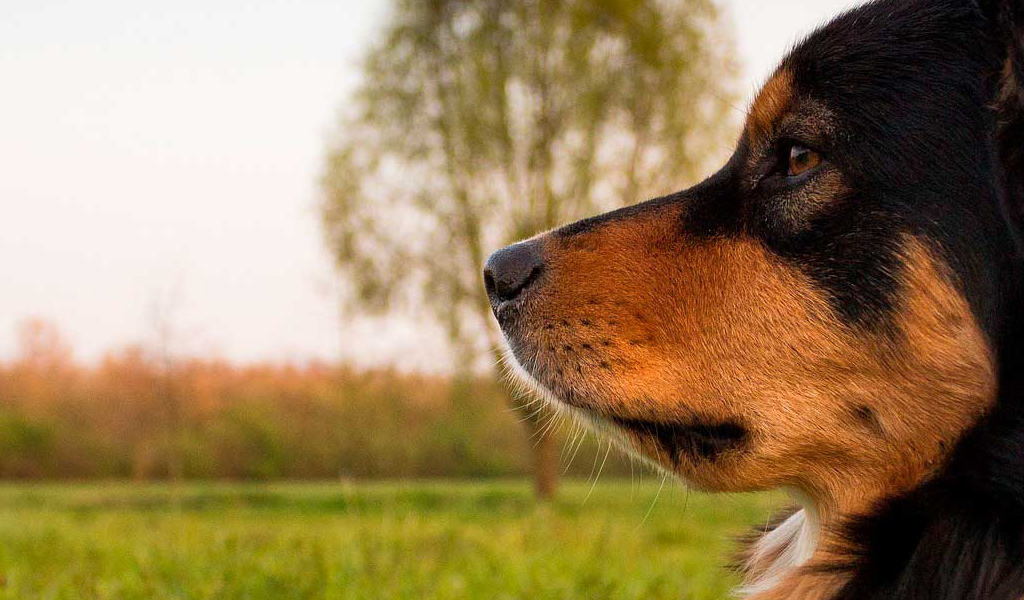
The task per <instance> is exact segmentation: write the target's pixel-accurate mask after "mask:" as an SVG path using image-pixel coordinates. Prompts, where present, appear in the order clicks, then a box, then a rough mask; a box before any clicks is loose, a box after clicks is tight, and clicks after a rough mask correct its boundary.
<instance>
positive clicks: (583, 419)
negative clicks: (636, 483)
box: [502, 341, 703, 489]
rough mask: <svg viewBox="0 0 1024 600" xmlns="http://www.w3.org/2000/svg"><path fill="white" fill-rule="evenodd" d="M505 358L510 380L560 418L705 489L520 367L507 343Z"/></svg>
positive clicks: (688, 482)
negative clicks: (569, 420) (570, 421)
mask: <svg viewBox="0 0 1024 600" xmlns="http://www.w3.org/2000/svg"><path fill="white" fill-rule="evenodd" d="M502 355H503V357H504V363H505V365H506V366H507V367H508V369H509V373H508V377H509V379H510V380H511V381H513V382H514V383H518V384H520V385H521V386H523V387H524V388H526V390H525V391H526V392H527V393H528V394H529V395H532V396H534V397H535V398H538V399H540V400H541V401H542V402H544V404H546V405H547V406H549V407H551V408H552V409H553V410H554V411H555V414H556V415H558V417H561V418H563V419H565V418H568V419H571V420H573V421H574V422H577V423H580V424H582V425H583V426H585V427H586V428H587V429H589V430H590V431H592V432H594V433H595V434H596V435H598V436H600V438H603V439H608V440H610V441H611V442H612V443H613V444H615V445H616V446H617V447H618V448H619V450H621V451H623V452H625V453H626V454H628V455H630V456H633V457H635V458H637V459H639V460H640V462H642V463H643V464H646V465H648V466H649V467H651V469H653V470H654V471H655V472H659V473H661V474H663V475H664V476H672V477H675V478H676V479H680V480H682V481H683V482H684V483H685V484H687V485H688V486H690V487H693V488H695V489H703V488H702V486H699V485H695V484H694V483H693V482H691V481H690V480H689V479H687V478H686V477H683V476H682V475H681V474H680V473H678V472H675V471H673V470H672V469H670V468H668V467H666V466H665V465H663V464H661V463H659V462H658V461H656V460H654V459H653V458H651V457H650V456H648V455H647V454H646V453H645V452H644V451H643V449H642V448H640V447H638V446H637V444H636V442H635V441H633V440H632V439H630V438H629V437H628V436H627V435H626V433H625V432H624V431H623V430H622V429H621V428H619V427H616V426H615V425H613V424H611V423H609V422H608V421H607V420H606V419H605V418H604V417H602V416H601V415H599V414H597V413H596V412H594V411H592V410H589V409H586V408H582V407H579V406H574V405H572V404H569V403H568V402H565V401H564V400H562V399H560V398H559V397H558V396H557V395H556V394H555V393H554V392H553V391H552V390H550V389H549V388H548V387H547V386H545V385H544V384H543V383H541V382H540V381H538V380H537V378H536V377H534V376H533V374H531V373H530V372H529V371H527V370H526V368H524V367H523V365H522V364H520V362H519V360H518V359H517V358H516V356H515V352H513V350H512V348H511V347H510V346H509V345H508V342H507V341H506V342H505V344H504V348H503V349H502Z"/></svg>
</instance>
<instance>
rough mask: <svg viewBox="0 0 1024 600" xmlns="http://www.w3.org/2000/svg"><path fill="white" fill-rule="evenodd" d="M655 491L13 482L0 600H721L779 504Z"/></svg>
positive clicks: (0, 532) (505, 485)
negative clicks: (749, 532) (736, 538)
mask: <svg viewBox="0 0 1024 600" xmlns="http://www.w3.org/2000/svg"><path fill="white" fill-rule="evenodd" d="M659 487H660V486H659V482H657V481H654V482H651V481H650V480H647V481H644V482H642V483H641V482H639V481H637V482H632V483H631V482H630V481H628V480H627V481H606V482H601V483H600V484H599V485H597V486H596V487H594V489H593V491H592V492H590V485H589V484H587V483H585V482H582V481H580V482H569V483H566V484H564V485H563V487H562V489H561V491H560V494H559V499H558V500H557V501H556V502H553V503H551V504H547V505H543V504H538V503H536V502H535V501H534V500H533V498H532V496H531V493H530V490H529V487H528V485H527V484H526V483H525V482H520V481H491V482H482V483H480V482H477V483H473V482H455V483H453V482H438V483H422V482H416V483H401V482H396V483H373V484H362V483H360V484H353V483H344V482H337V483H318V484H183V485H181V486H170V485H154V484H146V485H133V484H128V483H106V484H4V485H0V598H32V599H37V598H38V599H49V598H53V599H67V600H71V599H75V600H78V599H90V598H104V599H105V598H110V599H114V598H116V599H126V600H127V599H139V600H141V599H146V600H161V599H170V598H176V599H193V598H196V599H199V598H204V599H205V598H209V599H214V598H216V599H236V598H237V599H248V600H262V599H271V598H272V599H282V600H284V599H300V598H301V599H307V598H309V599H313V598H324V599H356V598H358V599H364V598H365V599H377V598H416V599H420V598H437V599H453V598H487V599H492V598H493V599H502V598H507V599H513V598H526V599H530V600H541V599H549V598H587V599H596V598H624V599H625V598H638V599H639V598H644V599H655V598H671V599H673V600H679V599H693V600H706V599H712V598H724V597H726V594H727V591H728V589H729V587H730V585H732V584H733V583H734V581H733V580H732V578H731V576H730V575H729V574H728V572H727V571H725V570H724V569H722V568H721V565H722V564H723V562H724V561H725V560H727V558H728V556H729V552H730V550H731V543H730V541H729V536H731V535H735V534H739V533H743V532H744V530H745V528H747V527H749V526H751V525H753V524H756V523H761V522H763V520H764V519H765V517H766V514H767V512H768V511H769V510H770V509H774V508H778V507H779V505H780V503H781V500H780V499H779V498H777V497H774V496H705V495H702V494H697V493H694V492H687V491H685V490H684V489H683V488H681V487H679V486H678V485H676V484H672V483H671V482H670V483H667V484H665V486H664V488H663V489H662V490H661V491H660V494H659ZM588 494H589V497H588ZM655 498H657V501H656V502H655Z"/></svg>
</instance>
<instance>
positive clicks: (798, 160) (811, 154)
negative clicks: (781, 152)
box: [786, 144, 821, 177]
mask: <svg viewBox="0 0 1024 600" xmlns="http://www.w3.org/2000/svg"><path fill="white" fill-rule="evenodd" d="M820 164H821V155H820V154H818V153H817V152H815V151H814V150H811V149H810V148H808V147H806V146H801V145H800V144H793V146H792V147H790V149H789V170H788V171H786V175H787V176H789V177H796V176H797V175H802V174H804V173H806V172H807V171H810V170H811V169H813V168H814V167H816V166H818V165H820Z"/></svg>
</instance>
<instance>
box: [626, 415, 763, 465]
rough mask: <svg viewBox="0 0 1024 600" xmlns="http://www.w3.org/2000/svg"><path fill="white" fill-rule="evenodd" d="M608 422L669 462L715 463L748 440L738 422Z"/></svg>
mask: <svg viewBox="0 0 1024 600" xmlns="http://www.w3.org/2000/svg"><path fill="white" fill-rule="evenodd" d="M607 420H608V421H610V422H611V423H613V424H614V425H616V426H618V427H619V428H621V429H623V430H625V431H626V432H627V433H629V434H631V435H633V436H635V437H638V438H640V439H642V440H648V441H651V442H653V443H654V444H656V445H657V446H658V447H659V448H660V449H661V450H662V451H663V452H664V453H665V454H666V455H667V456H668V457H669V459H670V460H671V461H672V462H674V463H675V462H678V461H679V460H681V459H682V458H684V457H690V458H692V459H702V460H715V459H716V458H718V457H719V456H720V455H722V454H723V453H725V452H727V451H730V450H735V449H738V448H740V447H741V446H742V445H743V444H744V443H745V442H746V441H747V438H748V437H749V433H748V431H747V429H746V428H745V427H744V426H743V425H742V424H740V423H739V422H738V421H732V420H727V421H717V422H706V421H692V422H686V423H664V422H659V421H651V420H647V419H632V418H621V417H610V418H607Z"/></svg>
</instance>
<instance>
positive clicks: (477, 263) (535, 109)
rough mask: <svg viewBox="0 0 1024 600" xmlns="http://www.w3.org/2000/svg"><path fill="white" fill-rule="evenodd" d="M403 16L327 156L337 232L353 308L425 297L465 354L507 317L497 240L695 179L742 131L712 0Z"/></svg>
mask: <svg viewBox="0 0 1024 600" xmlns="http://www.w3.org/2000/svg"><path fill="white" fill-rule="evenodd" d="M391 14H392V18H391V21H390V23H389V25H388V27H387V30H386V32H385V33H384V35H383V38H382V40H381V41H380V42H379V43H378V44H377V45H376V46H375V47H374V48H373V49H372V50H371V51H370V52H369V53H368V55H367V56H366V60H365V62H364V64H363V82H362V84H361V86H360V87H359V88H358V90H357V93H356V94H355V103H354V108H353V109H352V110H350V111H348V112H347V113H346V114H345V115H344V116H343V118H342V122H341V124H340V126H339V127H338V131H337V135H336V140H335V142H334V144H333V146H332V148H331V150H330V152H329V155H328V158H327V161H326V169H325V173H324V176H323V181H322V185H323V190H324V202H323V205H322V217H323V225H324V232H325V236H326V240H327V244H328V246H329V248H330V250H331V252H332V253H333V255H334V257H335V258H336V262H337V264H338V267H339V268H340V270H341V272H342V274H343V276H344V277H345V281H346V282H347V283H348V284H349V286H350V291H351V292H352V295H351V297H350V300H351V301H352V302H351V306H354V307H356V308H358V309H359V310H360V311H371V312H373V311H393V310H399V309H402V308H408V307H417V308H419V307H422V308H425V309H426V310H427V312H422V311H420V313H421V315H422V316H424V317H428V316H432V317H434V318H437V319H438V320H439V321H440V322H441V323H442V324H443V325H445V326H446V327H447V329H448V332H449V333H450V334H451V337H452V339H453V340H454V341H455V342H457V344H456V346H457V348H460V349H462V350H463V351H466V352H467V354H471V352H469V351H467V350H466V349H467V348H471V349H475V350H480V349H481V348H485V347H487V344H483V343H482V342H484V341H485V340H486V337H487V336H486V335H485V333H484V332H490V331H491V330H490V329H489V328H488V327H487V323H486V320H487V318H488V315H489V311H488V308H487V303H486V300H485V298H484V297H483V294H482V291H481V285H480V282H479V270H480V267H481V265H482V263H483V261H484V259H485V258H486V254H487V253H488V252H489V251H491V250H493V249H496V248H498V247H500V246H502V245H504V244H506V243H508V242H510V241H513V240H515V239H518V238H522V237H526V236H530V235H533V234H535V233H538V232H540V231H543V230H545V229H548V228H551V227H554V226H556V225H558V224H560V223H563V222H566V221H570V220H575V219H577V218H581V217H583V216H585V215H587V214H592V213H595V212H598V211H601V210H606V209H610V208H614V207H617V206H621V205H623V204H630V203H633V202H636V201H639V200H642V199H644V198H646V197H650V196H654V195H660V194H664V193H668V192H671V191H675V190H677V189H680V188H682V187H684V186H685V185H687V184H689V183H692V182H693V180H694V179H696V178H697V177H698V176H700V175H701V174H703V172H704V170H705V169H706V168H707V166H709V165H710V164H711V162H710V161H713V160H715V159H716V157H717V155H720V154H721V150H724V149H725V144H723V143H722V142H723V140H724V138H723V135H726V134H728V133H730V132H731V131H732V129H733V127H732V122H731V114H730V112H729V111H730V110H732V109H731V107H730V100H731V98H732V96H733V93H732V87H731V86H732V81H733V71H734V69H733V67H732V65H731V63H730V61H729V58H728V57H729V56H730V50H731V43H730V40H729V39H728V38H727V37H726V36H725V35H724V34H723V31H722V27H721V25H720V23H719V18H718V14H717V12H716V10H715V7H714V5H713V4H712V2H711V0H678V1H674V2H665V1H663V0H523V1H517V2H506V1H504V0H426V1H425V0H395V1H394V5H393V10H392V12H391ZM494 342H495V340H494V339H493V337H492V338H491V339H490V340H489V344H490V345H491V346H493V344H494Z"/></svg>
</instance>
